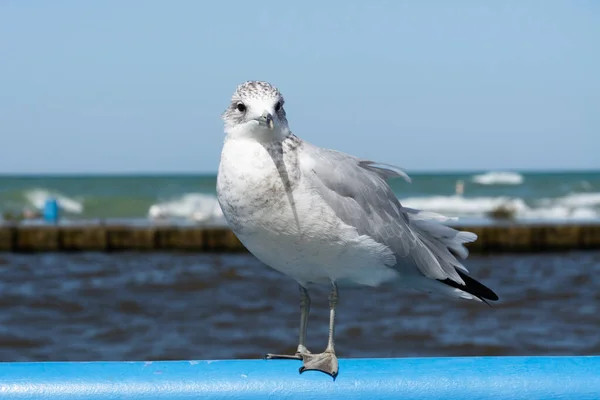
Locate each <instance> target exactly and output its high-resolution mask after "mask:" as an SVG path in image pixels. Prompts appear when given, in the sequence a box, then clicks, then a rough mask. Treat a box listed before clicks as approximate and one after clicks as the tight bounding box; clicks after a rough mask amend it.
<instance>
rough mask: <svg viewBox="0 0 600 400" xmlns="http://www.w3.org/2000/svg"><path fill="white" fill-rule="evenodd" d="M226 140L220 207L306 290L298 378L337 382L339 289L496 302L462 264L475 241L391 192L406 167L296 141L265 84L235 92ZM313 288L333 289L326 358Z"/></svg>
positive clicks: (250, 245)
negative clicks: (320, 375) (312, 341)
mask: <svg viewBox="0 0 600 400" xmlns="http://www.w3.org/2000/svg"><path fill="white" fill-rule="evenodd" d="M222 119H223V122H224V132H225V139H224V142H223V148H222V152H221V159H220V162H219V170H218V175H217V198H218V202H219V205H220V206H221V209H222V211H223V216H224V217H225V220H226V221H227V224H228V225H229V227H230V228H231V230H232V231H233V232H234V233H235V235H236V236H237V237H238V238H239V240H240V241H241V243H242V244H243V245H244V246H245V247H246V248H247V249H248V250H249V251H250V252H251V253H252V254H253V255H254V256H255V257H256V258H258V259H259V260H260V261H261V262H262V263H264V264H266V265H267V266H269V267H271V268H273V269H275V270H277V271H280V272H281V273H283V274H285V275H287V276H288V277H290V278H292V279H294V280H295V281H296V282H297V284H298V287H299V291H300V306H301V311H300V334H299V344H298V348H297V351H296V353H295V354H271V353H269V354H267V355H266V356H265V357H266V358H267V359H296V360H301V361H302V367H301V368H300V370H299V372H300V373H303V372H304V371H308V370H315V371H321V372H324V373H326V374H329V375H330V376H332V377H333V378H334V379H335V378H336V376H337V374H338V369H339V367H338V359H337V357H336V354H335V348H334V336H335V334H334V332H335V312H336V306H337V304H338V287H342V288H343V287H348V286H368V287H373V288H375V287H377V286H380V285H382V284H390V283H391V284H396V285H398V286H399V287H408V288H413V289H417V290H420V291H424V292H427V293H440V294H442V295H446V296H449V297H452V298H457V299H466V300H473V301H480V302H482V301H483V302H486V303H487V301H488V300H489V301H496V300H498V296H497V295H496V293H494V292H493V291H492V290H491V289H489V288H488V287H486V286H484V285H483V284H481V283H480V282H478V281H477V280H475V279H473V278H471V277H470V276H469V275H468V270H467V269H466V268H465V267H464V266H463V265H462V263H461V261H460V259H465V258H467V256H468V250H467V248H466V247H465V246H464V244H465V243H469V242H473V241H475V240H476V239H477V236H476V235H475V234H474V233H472V232H465V231H458V230H455V229H453V228H451V227H449V226H447V225H445V224H443V223H442V222H443V221H445V220H446V218H445V217H444V216H442V215H440V214H437V213H433V212H427V211H421V210H417V209H413V208H407V207H403V206H402V205H401V204H400V201H399V200H398V198H397V197H396V195H395V194H394V193H393V191H392V189H391V188H390V186H389V185H388V180H389V179H392V178H398V177H399V178H403V179H405V180H407V181H408V182H410V178H409V176H408V175H407V174H406V173H405V172H404V171H402V170H401V169H400V168H397V167H394V166H391V165H388V164H382V163H377V162H374V161H370V160H365V159H362V158H358V157H355V156H352V155H348V154H345V153H342V152H338V151H335V150H330V149H326V148H321V147H318V146H316V145H313V144H311V143H309V142H307V141H305V140H302V139H301V138H299V137H298V136H296V135H295V134H293V133H292V131H291V130H290V126H289V123H288V120H287V117H286V111H285V109H284V98H283V96H282V94H281V93H280V91H279V90H278V89H277V88H276V87H275V86H273V85H272V84H270V83H269V82H264V81H247V82H244V83H242V84H240V85H239V86H237V88H236V90H235V92H234V93H233V96H232V98H231V102H230V104H229V106H228V108H227V109H226V110H225V112H224V113H223V114H222ZM309 285H327V286H329V287H330V289H331V291H330V294H329V309H330V315H329V337H328V342H327V347H326V348H325V351H323V352H322V353H311V352H310V351H309V350H308V349H307V348H306V334H307V325H308V316H309V312H310V304H311V299H310V296H309V292H308V287H309Z"/></svg>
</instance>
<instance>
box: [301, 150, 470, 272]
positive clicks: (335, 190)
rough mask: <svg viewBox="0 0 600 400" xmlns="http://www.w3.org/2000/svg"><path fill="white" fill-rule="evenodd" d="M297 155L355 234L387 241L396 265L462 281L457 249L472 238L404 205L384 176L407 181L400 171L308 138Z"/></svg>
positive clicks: (460, 252) (305, 175) (463, 252)
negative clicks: (353, 229) (314, 143)
mask: <svg viewBox="0 0 600 400" xmlns="http://www.w3.org/2000/svg"><path fill="white" fill-rule="evenodd" d="M299 161H300V163H299V165H300V169H301V171H302V175H303V178H305V179H306V182H307V183H308V185H309V186H311V187H312V189H313V190H315V191H316V192H317V193H319V195H320V196H321V197H322V198H323V199H324V200H325V202H326V203H327V204H328V205H329V206H330V207H331V208H332V209H333V210H334V211H335V212H336V214H337V215H338V216H339V217H340V219H341V220H342V221H344V222H345V223H346V224H348V225H350V226H353V227H355V228H356V230H357V231H358V233H359V234H361V235H368V236H370V237H371V238H372V239H373V240H376V241H378V242H379V243H383V244H385V245H386V246H388V247H389V248H390V249H391V250H392V251H393V252H394V254H395V255H396V262H397V265H396V267H397V268H400V267H402V266H406V264H407V263H408V264H414V265H416V266H417V267H418V269H419V270H420V272H421V273H422V274H423V275H425V276H427V277H429V278H432V279H440V280H444V279H448V278H450V279H452V280H454V281H456V282H458V283H460V284H464V281H463V280H462V278H461V277H460V276H459V274H458V273H457V271H456V268H459V269H462V270H464V271H465V272H466V269H465V268H464V267H463V266H462V265H461V263H460V262H459V261H458V260H457V259H456V257H455V254H458V255H461V256H463V258H464V257H466V255H467V252H466V249H465V248H464V247H463V246H462V243H464V242H467V241H471V240H474V238H473V237H472V236H471V235H473V234H470V233H468V232H458V231H456V230H454V229H452V228H450V227H448V226H445V225H442V224H439V223H435V222H433V221H432V220H431V219H429V218H424V217H423V216H422V215H420V214H419V210H414V209H408V208H403V207H402V205H401V204H400V201H399V200H398V198H397V197H396V195H395V194H394V193H393V191H392V189H391V188H390V186H389V185H388V183H387V182H386V179H389V178H392V177H402V178H404V179H406V180H408V181H410V178H408V176H407V175H406V174H405V173H404V172H402V171H400V170H398V169H392V168H389V167H390V166H389V165H385V164H376V163H374V162H372V161H368V160H362V159H359V158H356V157H353V156H350V155H348V154H344V153H341V152H337V151H334V150H329V149H323V148H319V147H316V146H314V145H311V144H309V143H307V142H304V144H303V146H302V148H301V153H300V157H299ZM473 236H474V235H473ZM451 250H452V251H454V253H453V252H451ZM399 258H404V259H402V260H401V259H399ZM411 261H412V262H411Z"/></svg>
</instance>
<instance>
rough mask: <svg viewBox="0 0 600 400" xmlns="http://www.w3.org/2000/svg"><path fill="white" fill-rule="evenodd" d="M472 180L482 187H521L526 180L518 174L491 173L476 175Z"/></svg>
mask: <svg viewBox="0 0 600 400" xmlns="http://www.w3.org/2000/svg"><path fill="white" fill-rule="evenodd" d="M471 180H472V181H473V182H475V183H478V184H480V185H520V184H522V183H523V181H524V178H523V175H521V174H519V173H516V172H502V171H490V172H486V173H485V174H480V175H474V176H473V177H472V178H471Z"/></svg>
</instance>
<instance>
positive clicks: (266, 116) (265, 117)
mask: <svg viewBox="0 0 600 400" xmlns="http://www.w3.org/2000/svg"><path fill="white" fill-rule="evenodd" d="M258 120H259V121H260V122H264V123H265V124H266V125H267V126H268V127H269V129H270V130H273V127H274V124H273V116H272V115H271V114H270V113H269V112H268V111H265V112H264V113H262V115H261V116H260V117H259V118H258Z"/></svg>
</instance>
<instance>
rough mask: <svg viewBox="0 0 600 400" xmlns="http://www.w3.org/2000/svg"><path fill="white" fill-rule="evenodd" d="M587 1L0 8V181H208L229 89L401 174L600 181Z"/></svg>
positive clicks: (592, 27) (4, 4) (594, 21)
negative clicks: (263, 100) (280, 105)
mask: <svg viewBox="0 0 600 400" xmlns="http://www.w3.org/2000/svg"><path fill="white" fill-rule="evenodd" d="M599 43H600V3H599V2H595V1H591V0H590V1H572V2H568V1H487V2H486V1H441V0H440V1H418V2H417V1H412V2H408V1H406V2H400V1H398V2H395V1H376V2H370V3H369V2H354V3H353V2H348V1H328V2H317V1H302V2H296V1H294V2H285V1H270V0H263V1H260V2H256V1H227V2H217V1H212V2H200V1H191V0H190V1H183V0H178V1H173V2H167V1H141V0H140V1H127V2H125V1H116V0H105V1H96V2H84V1H74V0H73V1H52V2H50V1H45V2H42V1H29V2H28V1H20V0H4V1H1V2H0V140H1V142H0V173H90V172H91V173H103V172H124V173H132V172H148V173H151V172H167V173H173V172H214V171H216V169H217V166H218V161H219V156H220V150H221V145H222V141H223V127H222V122H221V120H220V114H221V112H222V111H223V110H224V109H225V107H226V106H227V104H228V101H229V98H230V96H231V94H232V92H233V90H234V89H235V87H236V85H237V84H239V83H241V82H243V81H245V80H248V79H260V80H268V81H271V82H272V83H273V84H275V85H276V86H278V87H279V88H280V90H281V91H282V92H283V94H284V96H285V97H286V109H287V113H288V119H289V121H290V124H291V127H292V130H293V131H294V132H295V133H296V134H297V135H298V136H300V137H302V138H304V139H306V140H308V141H311V142H313V143H315V144H317V145H320V146H324V147H330V148H335V149H338V150H341V151H345V152H349V153H352V154H355V155H358V156H361V157H365V158H371V159H375V160H377V161H381V162H387V163H393V164H396V165H400V166H402V167H404V168H406V169H407V170H408V171H424V170H429V171H432V170H433V171H452V170H465V169H483V170H489V169H598V168H600V156H599V155H598V153H599V151H600V72H599V71H600V47H599Z"/></svg>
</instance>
